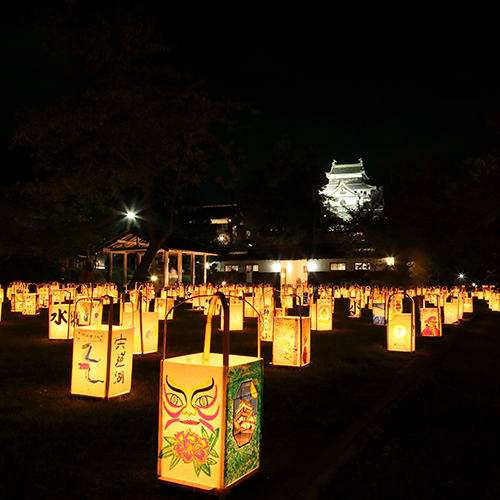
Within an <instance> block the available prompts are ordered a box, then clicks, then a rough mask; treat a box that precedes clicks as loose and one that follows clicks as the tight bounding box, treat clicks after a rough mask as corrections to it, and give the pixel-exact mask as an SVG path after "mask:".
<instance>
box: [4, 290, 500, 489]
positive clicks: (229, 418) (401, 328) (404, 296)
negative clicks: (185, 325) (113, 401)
mask: <svg viewBox="0 0 500 500" xmlns="http://www.w3.org/2000/svg"><path fill="white" fill-rule="evenodd" d="M0 291H1V290H0ZM47 291H48V292H47ZM1 292H2V299H3V291H1ZM45 293H48V296H47V298H46V297H45V295H44V294H45ZM7 295H8V298H9V300H10V301H11V308H12V311H17V312H22V313H23V314H36V313H37V308H38V312H39V308H40V307H48V309H49V338H51V339H73V365H72V380H71V393H72V394H75V395H83V396H92V397H97V398H111V397H115V396H119V395H122V394H126V393H128V392H130V390H131V379H132V364H133V354H147V353H152V352H157V350H158V328H159V320H160V319H164V320H167V319H168V320H170V319H172V318H173V314H174V309H175V308H176V307H177V306H178V305H180V304H181V303H186V302H189V303H191V304H192V307H193V309H197V310H200V311H203V313H204V314H205V315H206V326H205V341H204V349H203V351H202V352H197V353H191V354H188V355H183V356H176V357H173V358H168V359H166V358H165V355H164V356H163V358H162V360H161V366H160V403H159V410H160V412H159V433H158V459H157V460H158V476H159V479H161V480H162V481H165V482H167V483H172V484H176V485H182V486H187V487H190V488H196V489H199V490H202V491H210V492H224V491H226V490H228V489H229V488H230V487H232V486H234V485H235V484H236V483H239V482H240V481H242V480H243V479H245V478H247V477H248V476H250V475H252V474H254V473H255V472H257V470H258V468H259V462H260V447H261V421H262V387H263V359H262V357H261V352H260V343H261V341H264V342H266V341H272V342H273V351H272V352H273V364H274V365H276V366H293V367H303V366H307V365H308V364H309V363H310V361H311V348H310V345H311V329H315V330H327V331H328V330H332V328H333V312H334V306H335V300H336V299H340V298H348V299H349V301H350V302H349V316H350V317H359V316H360V315H361V310H362V309H363V308H364V307H369V308H371V309H372V311H373V322H374V324H377V325H386V326H387V348H388V350H389V351H408V352H411V351H413V350H414V349H415V324H416V321H415V309H416V302H417V301H419V304H420V306H419V312H420V323H421V325H422V327H421V328H422V329H421V332H420V333H421V334H422V335H423V336H441V334H442V333H441V308H442V309H443V313H444V314H443V315H444V321H445V323H446V322H458V321H459V320H460V318H461V316H460V314H463V313H464V312H472V310H469V309H468V308H469V299H470V307H472V296H471V295H470V294H467V293H466V292H465V291H464V290H453V289H452V290H447V289H444V288H441V289H436V288H434V289H425V290H415V291H414V292H413V290H406V291H405V290H404V289H401V288H400V289H390V290H389V289H384V288H382V289H379V288H377V287H374V288H373V289H372V288H370V287H349V288H347V287H333V288H332V287H327V286H324V287H320V288H319V289H318V290H317V293H314V291H313V289H312V287H308V286H301V287H300V288H299V287H298V288H296V289H293V288H292V287H283V288H282V289H281V290H280V291H279V294H278V293H275V290H274V289H273V288H272V287H271V286H270V285H262V286H251V287H244V286H242V285H240V286H226V287H216V286H214V285H200V286H195V287H190V286H179V287H167V288H164V289H162V290H161V291H160V293H159V294H157V293H156V292H155V290H154V288H153V287H151V286H149V285H134V287H132V288H130V289H128V290H127V298H128V300H125V299H124V298H122V299H118V293H117V291H116V287H113V286H112V285H110V286H103V287H102V288H101V289H100V290H97V287H80V288H79V287H74V288H73V287H60V286H59V284H58V286H57V287H56V286H55V284H49V285H47V286H45V285H40V286H33V285H32V284H28V285H26V284H19V283H16V284H11V286H9V290H8V294H7ZM31 295H35V296H38V299H37V298H36V297H35V298H34V299H32V297H31ZM42 295H43V298H42ZM278 296H279V298H280V302H281V307H280V308H277V307H276V299H277V297H278ZM498 297H499V294H495V293H488V294H487V297H486V295H485V296H484V298H485V300H488V301H490V307H492V308H493V307H496V304H497V303H498V304H499V310H500V301H499V298H498ZM481 298H483V297H481ZM37 300H38V303H37ZM33 304H34V305H33ZM448 304H449V306H448ZM104 305H107V306H108V319H107V324H104V322H103V310H104V308H103V306H104ZM306 306H307V307H306ZM117 307H118V308H119V309H118V316H119V324H118V325H114V315H115V311H116V309H115V308H117ZM296 307H298V310H299V315H298V316H291V315H288V314H287V313H288V311H289V309H292V308H296ZM303 312H305V313H307V314H303ZM217 314H220V320H221V329H222V331H223V352H222V353H220V354H219V353H212V352H211V347H210V345H211V333H212V320H213V317H214V316H216V315H217ZM244 317H257V318H258V333H257V342H256V343H257V354H256V356H240V355H233V354H230V342H229V332H230V331H231V330H242V329H243V318H244ZM164 325H165V333H166V328H167V326H166V325H167V321H165V323H164ZM424 326H425V327H424ZM59 327H61V328H60V329H58V328H59Z"/></svg>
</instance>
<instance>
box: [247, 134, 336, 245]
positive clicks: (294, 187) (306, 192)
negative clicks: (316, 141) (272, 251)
mask: <svg viewBox="0 0 500 500" xmlns="http://www.w3.org/2000/svg"><path fill="white" fill-rule="evenodd" d="M254 175H255V180H254V181H253V182H252V184H251V185H250V186H249V187H248V189H246V190H245V195H244V199H243V204H242V205H243V214H244V218H245V225H246V226H248V227H249V229H250V230H251V231H252V234H253V235H255V237H256V238H258V239H259V241H260V242H262V243H301V242H304V241H306V240H307V241H308V242H311V241H316V240H317V238H318V237H319V235H320V234H321V233H323V234H324V233H328V228H329V227H330V226H331V223H332V214H331V212H330V211H329V210H328V209H327V208H326V206H325V203H324V201H325V197H324V196H323V195H321V194H320V190H321V188H322V187H323V186H324V185H325V184H326V183H327V177H326V173H325V171H324V169H323V165H322V154H321V153H320V152H319V151H317V150H314V149H303V150H295V149H293V147H292V144H291V142H290V140H289V139H288V137H286V136H285V137H283V138H281V139H280V140H279V141H278V142H277V143H276V145H275V147H274V151H273V159H272V160H271V161H270V162H269V163H268V164H267V165H266V167H265V168H263V169H261V170H259V171H257V172H256V173H255V174H254Z"/></svg>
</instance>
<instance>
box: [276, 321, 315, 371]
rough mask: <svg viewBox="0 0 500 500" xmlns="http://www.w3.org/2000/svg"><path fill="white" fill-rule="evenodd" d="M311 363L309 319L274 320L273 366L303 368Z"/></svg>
mask: <svg viewBox="0 0 500 500" xmlns="http://www.w3.org/2000/svg"><path fill="white" fill-rule="evenodd" d="M310 363H311V318H309V317H308V316H302V317H301V316H282V317H275V318H274V335H273V365H277V366H293V367H299V368H300V367H303V366H307V365H309V364H310Z"/></svg>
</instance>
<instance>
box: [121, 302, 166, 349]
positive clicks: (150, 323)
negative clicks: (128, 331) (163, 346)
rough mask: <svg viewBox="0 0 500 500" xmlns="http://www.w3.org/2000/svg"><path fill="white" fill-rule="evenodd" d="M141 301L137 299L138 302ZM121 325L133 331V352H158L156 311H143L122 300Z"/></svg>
mask: <svg viewBox="0 0 500 500" xmlns="http://www.w3.org/2000/svg"><path fill="white" fill-rule="evenodd" d="M141 302H142V301H140V300H139V301H138V304H139V303H141ZM120 321H121V325H122V326H124V327H127V328H132V329H133V331H134V350H133V352H134V354H152V353H155V352H158V328H159V319H158V312H157V311H150V312H144V311H143V310H142V308H140V307H139V308H135V307H134V304H133V303H130V302H123V304H122V311H121V314H120Z"/></svg>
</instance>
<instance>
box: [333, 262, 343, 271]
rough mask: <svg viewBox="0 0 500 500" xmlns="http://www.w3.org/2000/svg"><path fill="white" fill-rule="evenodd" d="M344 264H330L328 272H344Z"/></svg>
mask: <svg viewBox="0 0 500 500" xmlns="http://www.w3.org/2000/svg"><path fill="white" fill-rule="evenodd" d="M345 269H346V265H345V262H330V271H345Z"/></svg>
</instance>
